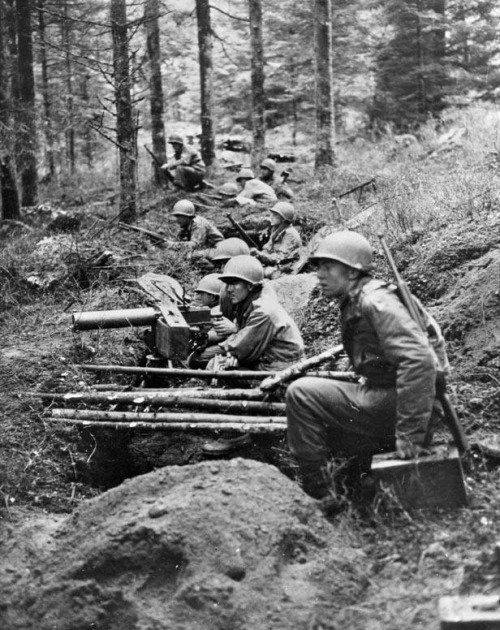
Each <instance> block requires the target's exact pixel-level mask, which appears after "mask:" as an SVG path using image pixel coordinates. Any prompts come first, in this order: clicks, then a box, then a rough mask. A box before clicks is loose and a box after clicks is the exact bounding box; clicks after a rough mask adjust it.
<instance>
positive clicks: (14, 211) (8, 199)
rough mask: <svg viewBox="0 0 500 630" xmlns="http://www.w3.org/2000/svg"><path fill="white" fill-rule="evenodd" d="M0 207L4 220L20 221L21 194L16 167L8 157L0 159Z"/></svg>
mask: <svg viewBox="0 0 500 630" xmlns="http://www.w3.org/2000/svg"><path fill="white" fill-rule="evenodd" d="M0 206H1V208H2V213H1V218H2V219H10V220H14V221H18V220H19V218H20V214H21V213H20V207H19V193H18V191H17V182H16V176H15V173H14V166H13V164H12V163H11V161H10V157H9V156H8V155H4V156H3V157H1V158H0Z"/></svg>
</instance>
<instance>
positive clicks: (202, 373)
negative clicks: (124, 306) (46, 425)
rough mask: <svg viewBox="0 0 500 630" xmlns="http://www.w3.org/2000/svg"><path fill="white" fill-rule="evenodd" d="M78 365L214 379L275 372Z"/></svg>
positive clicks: (256, 377) (255, 377)
mask: <svg viewBox="0 0 500 630" xmlns="http://www.w3.org/2000/svg"><path fill="white" fill-rule="evenodd" d="M76 367H78V368H80V369H82V370H85V371H86V372H116V373H119V374H149V375H151V376H166V377H172V376H185V377H189V378H200V379H210V380H211V379H213V378H227V379H231V378H241V379H247V380H249V379H252V380H262V379H264V378H267V377H268V376H272V375H273V374H274V372H256V371H251V370H228V371H225V372H221V371H216V370H191V369H188V368H155V367H138V366H132V365H93V364H79V365H77V366H76Z"/></svg>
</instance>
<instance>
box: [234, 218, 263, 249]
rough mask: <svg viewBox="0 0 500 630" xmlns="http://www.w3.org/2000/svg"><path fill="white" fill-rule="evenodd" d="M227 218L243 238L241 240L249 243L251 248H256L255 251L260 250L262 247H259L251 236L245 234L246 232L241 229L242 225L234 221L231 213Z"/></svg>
mask: <svg viewBox="0 0 500 630" xmlns="http://www.w3.org/2000/svg"><path fill="white" fill-rule="evenodd" d="M226 217H227V218H228V219H229V221H230V222H231V224H232V226H233V227H234V228H235V229H236V231H237V232H238V234H239V235H240V236H241V238H242V239H243V240H244V241H245V243H247V244H248V245H249V246H250V247H255V249H260V247H259V246H258V245H257V243H256V242H255V241H254V240H253V238H252V237H251V236H250V234H247V233H246V232H245V230H244V229H243V228H242V227H241V225H240V224H239V223H238V221H236V220H235V219H233V217H232V215H231V214H230V213H228V214H226Z"/></svg>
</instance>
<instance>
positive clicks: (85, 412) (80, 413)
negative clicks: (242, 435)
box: [51, 405, 286, 424]
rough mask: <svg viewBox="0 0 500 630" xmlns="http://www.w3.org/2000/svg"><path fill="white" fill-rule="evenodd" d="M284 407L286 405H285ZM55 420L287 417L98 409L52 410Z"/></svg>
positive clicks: (259, 420) (272, 420) (261, 420)
mask: <svg viewBox="0 0 500 630" xmlns="http://www.w3.org/2000/svg"><path fill="white" fill-rule="evenodd" d="M283 407H284V405H283ZM51 414H52V417H54V418H75V419H77V420H111V421H113V422H141V421H144V422H182V423H186V422H188V423H199V422H202V423H206V422H209V423H217V424H219V423H221V422H222V423H228V422H230V423H235V424H286V416H247V415H244V416H238V415H230V414H222V413H192V412H180V413H173V412H168V413H164V412H142V411H101V410H98V409H52V410H51Z"/></svg>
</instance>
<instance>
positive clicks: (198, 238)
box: [179, 215, 224, 250]
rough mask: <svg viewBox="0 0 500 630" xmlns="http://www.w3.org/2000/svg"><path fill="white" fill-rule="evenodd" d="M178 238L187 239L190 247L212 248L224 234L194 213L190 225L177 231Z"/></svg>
mask: <svg viewBox="0 0 500 630" xmlns="http://www.w3.org/2000/svg"><path fill="white" fill-rule="evenodd" d="M179 240H181V241H187V242H188V244H189V245H190V246H191V247H192V249H207V250H212V249H213V248H214V247H215V246H216V245H217V243H219V242H220V241H222V240H224V236H223V234H222V232H221V231H220V230H219V229H218V228H217V227H216V226H215V225H214V224H213V223H212V222H211V221H209V220H208V219H205V217H200V216H199V215H196V216H195V217H193V220H192V221H191V223H190V225H189V226H188V227H187V228H186V229H183V230H181V231H180V232H179Z"/></svg>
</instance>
